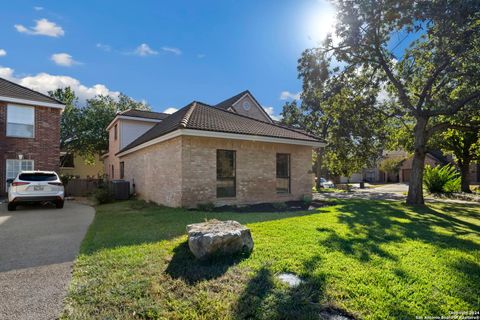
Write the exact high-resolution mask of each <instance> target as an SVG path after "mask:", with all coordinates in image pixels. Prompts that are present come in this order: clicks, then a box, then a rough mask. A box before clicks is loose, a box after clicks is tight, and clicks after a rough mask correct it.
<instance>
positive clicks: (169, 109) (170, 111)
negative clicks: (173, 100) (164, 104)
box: [163, 107, 178, 114]
mask: <svg viewBox="0 0 480 320" xmlns="http://www.w3.org/2000/svg"><path fill="white" fill-rule="evenodd" d="M177 111H178V109H177V108H172V107H170V108H167V109H165V110H163V112H164V113H168V114H171V113H174V112H177Z"/></svg>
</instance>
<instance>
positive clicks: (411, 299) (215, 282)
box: [63, 200, 480, 319]
mask: <svg viewBox="0 0 480 320" xmlns="http://www.w3.org/2000/svg"><path fill="white" fill-rule="evenodd" d="M429 205H430V207H428V208H409V207H405V206H404V205H403V204H401V203H399V202H379V201H362V200H349V201H341V200H339V201H338V202H337V203H336V205H334V206H331V207H325V208H320V209H318V210H317V211H315V212H304V213H248V214H242V213H205V212H193V211H186V210H183V209H171V208H161V207H157V206H154V205H149V204H145V203H143V202H139V201H129V202H120V203H114V204H109V205H103V206H99V207H98V208H97V215H96V217H95V220H94V222H93V224H92V225H91V227H90V229H89V231H88V233H87V236H86V238H85V240H84V242H83V244H82V246H81V254H80V256H79V257H78V259H77V261H76V263H75V266H74V272H73V279H72V283H71V286H70V289H69V293H68V297H67V300H66V307H65V311H64V315H63V317H64V318H72V319H156V318H158V319H252V318H254V319H318V312H319V310H321V309H323V308H325V307H331V308H336V309H340V310H343V311H344V312H346V313H349V314H351V315H353V316H355V317H357V318H365V319H391V318H395V319H414V318H415V316H427V315H431V316H442V315H444V316H446V315H449V312H451V311H474V310H479V309H480V301H479V299H480V298H479V292H480V267H479V261H480V236H479V232H480V208H479V206H478V205H468V204H448V205H447V204H441V203H435V204H429ZM211 218H216V219H220V220H226V219H234V220H238V221H239V222H241V223H245V224H247V225H248V226H249V227H250V228H251V231H252V235H253V238H254V241H255V248H254V250H253V252H252V254H251V255H249V256H236V257H233V258H230V259H228V258H224V259H221V258H217V259H216V260H213V261H208V262H199V261H196V260H195V259H194V258H193V256H192V255H191V254H190V252H189V250H188V245H187V243H186V240H187V238H186V235H185V225H186V224H189V223H192V222H200V221H204V220H205V219H211ZM282 271H288V272H294V273H296V274H298V275H300V276H301V277H302V278H303V279H304V280H305V282H304V283H303V284H302V285H300V286H299V287H297V288H295V289H291V288H288V287H287V286H285V285H283V284H281V283H279V282H278V281H277V280H276V278H275V274H277V273H279V272H282Z"/></svg>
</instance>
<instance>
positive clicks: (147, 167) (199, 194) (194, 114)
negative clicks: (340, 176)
mask: <svg viewBox="0 0 480 320" xmlns="http://www.w3.org/2000/svg"><path fill="white" fill-rule="evenodd" d="M135 117H136V119H133V118H135ZM140 124H141V126H140ZM107 130H108V131H109V137H110V140H109V152H108V154H106V155H105V156H104V163H105V165H106V168H105V172H106V173H108V175H109V178H110V179H124V180H126V181H129V182H130V184H131V187H132V188H131V190H132V191H134V192H135V193H136V194H137V196H138V197H139V198H141V199H144V200H147V201H152V202H156V203H159V204H163V205H167V206H172V207H180V206H181V207H195V206H197V205H198V204H200V203H207V202H212V203H214V204H215V205H223V204H250V203H260V202H283V201H289V200H298V199H302V198H303V197H305V196H309V195H311V193H312V184H313V172H312V148H318V147H322V146H324V145H325V144H324V142H323V141H322V140H320V139H319V138H317V137H314V136H312V135H309V134H307V133H305V132H302V131H300V130H296V129H293V128H289V127H285V126H282V125H279V124H276V123H275V122H274V121H273V120H272V119H271V118H270V116H269V115H268V114H267V113H266V112H265V110H264V109H263V108H262V106H261V105H260V103H258V101H257V100H256V99H255V98H254V96H253V95H252V94H251V93H250V92H249V91H244V92H241V93H239V94H237V95H235V96H233V97H231V98H228V99H226V100H224V101H222V102H220V103H217V104H215V105H208V104H206V103H202V102H198V101H193V102H191V103H189V104H188V105H187V106H185V107H183V108H181V109H180V110H178V111H176V112H175V113H173V114H171V115H165V114H158V113H146V112H142V111H135V110H129V111H126V112H124V113H120V114H119V115H117V117H116V118H115V119H114V120H113V121H112V122H111V123H110V125H109V126H108V128H107Z"/></svg>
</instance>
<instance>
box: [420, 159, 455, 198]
mask: <svg viewBox="0 0 480 320" xmlns="http://www.w3.org/2000/svg"><path fill="white" fill-rule="evenodd" d="M460 181H461V180H460V175H459V174H458V172H457V170H456V169H455V167H454V166H452V165H446V166H443V167H440V166H438V167H434V168H432V167H430V166H429V165H427V166H426V167H425V173H424V175H423V184H424V185H425V188H427V190H428V191H429V192H430V193H453V192H459V191H460V183H461V182H460Z"/></svg>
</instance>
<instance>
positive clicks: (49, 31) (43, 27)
mask: <svg viewBox="0 0 480 320" xmlns="http://www.w3.org/2000/svg"><path fill="white" fill-rule="evenodd" d="M35 22H36V25H35V26H34V27H30V28H26V27H25V26H23V25H21V24H16V25H15V29H17V31H18V32H20V33H26V34H30V35H34V36H48V37H60V36H63V35H64V34H65V31H63V29H62V27H60V26H59V25H57V24H56V23H55V22H51V21H48V20H47V19H45V18H44V19H40V20H35Z"/></svg>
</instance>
